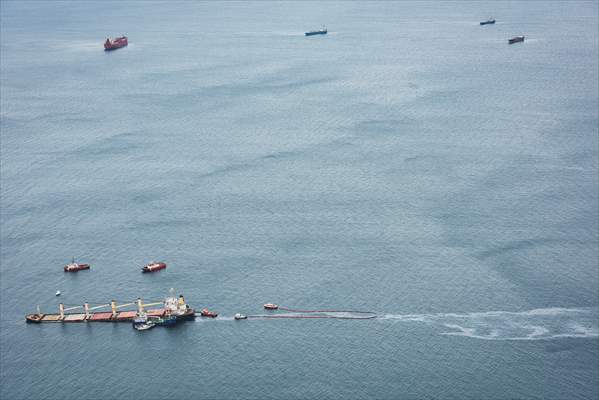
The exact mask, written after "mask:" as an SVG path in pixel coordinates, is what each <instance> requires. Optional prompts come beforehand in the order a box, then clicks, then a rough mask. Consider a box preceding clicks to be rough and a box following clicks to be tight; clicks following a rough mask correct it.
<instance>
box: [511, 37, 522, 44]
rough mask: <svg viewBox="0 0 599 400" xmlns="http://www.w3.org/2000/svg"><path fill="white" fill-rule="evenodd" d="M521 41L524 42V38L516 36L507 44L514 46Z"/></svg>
mask: <svg viewBox="0 0 599 400" xmlns="http://www.w3.org/2000/svg"><path fill="white" fill-rule="evenodd" d="M523 41H524V36H517V37H514V38H511V39H509V40H508V41H507V42H508V44H514V43H520V42H523Z"/></svg>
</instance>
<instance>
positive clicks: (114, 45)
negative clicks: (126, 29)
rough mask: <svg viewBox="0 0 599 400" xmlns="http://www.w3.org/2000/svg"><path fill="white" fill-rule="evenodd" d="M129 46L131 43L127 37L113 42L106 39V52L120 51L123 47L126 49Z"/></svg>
mask: <svg viewBox="0 0 599 400" xmlns="http://www.w3.org/2000/svg"><path fill="white" fill-rule="evenodd" d="M128 44H129V42H128V41H127V36H121V37H118V38H114V39H113V40H110V39H109V38H106V41H105V42H104V50H105V51H109V50H116V49H120V48H121V47H125V46H127V45H128Z"/></svg>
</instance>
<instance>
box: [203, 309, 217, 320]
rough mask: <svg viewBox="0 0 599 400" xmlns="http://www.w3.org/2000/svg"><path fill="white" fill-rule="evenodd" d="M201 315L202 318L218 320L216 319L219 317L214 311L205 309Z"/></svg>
mask: <svg viewBox="0 0 599 400" xmlns="http://www.w3.org/2000/svg"><path fill="white" fill-rule="evenodd" d="M200 315H201V316H202V317H210V318H216V317H218V314H217V313H215V312H212V311H210V310H208V309H207V308H203V309H202V312H201V313H200Z"/></svg>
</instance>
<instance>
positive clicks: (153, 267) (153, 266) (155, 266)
mask: <svg viewBox="0 0 599 400" xmlns="http://www.w3.org/2000/svg"><path fill="white" fill-rule="evenodd" d="M165 268H166V264H165V263H163V262H152V263H149V264H148V265H146V266H144V267H143V268H142V269H141V272H143V273H146V272H156V271H160V270H161V269H165Z"/></svg>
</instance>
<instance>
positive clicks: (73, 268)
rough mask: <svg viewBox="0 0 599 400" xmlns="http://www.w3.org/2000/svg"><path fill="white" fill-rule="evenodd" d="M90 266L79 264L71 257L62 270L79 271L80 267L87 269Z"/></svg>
mask: <svg viewBox="0 0 599 400" xmlns="http://www.w3.org/2000/svg"><path fill="white" fill-rule="evenodd" d="M89 268H90V266H89V264H79V263H76V262H75V259H74V258H73V260H72V261H71V263H70V264H67V265H65V266H64V272H77V271H81V270H82V269H89Z"/></svg>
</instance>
